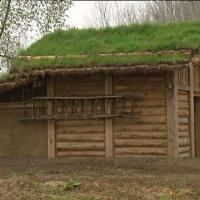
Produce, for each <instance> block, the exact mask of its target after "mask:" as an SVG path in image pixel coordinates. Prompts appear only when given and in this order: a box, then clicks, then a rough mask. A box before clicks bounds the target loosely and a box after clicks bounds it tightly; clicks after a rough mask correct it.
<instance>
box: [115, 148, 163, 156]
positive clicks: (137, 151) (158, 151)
mask: <svg viewBox="0 0 200 200" xmlns="http://www.w3.org/2000/svg"><path fill="white" fill-rule="evenodd" d="M115 153H116V155H126V154H134V155H166V154H167V149H166V148H165V147H154V148H153V147H126V148H125V147H118V148H115Z"/></svg>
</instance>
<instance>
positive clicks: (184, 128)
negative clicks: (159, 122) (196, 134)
mask: <svg viewBox="0 0 200 200" xmlns="http://www.w3.org/2000/svg"><path fill="white" fill-rule="evenodd" d="M178 130H179V131H184V132H185V131H189V126H188V125H179V127H178Z"/></svg>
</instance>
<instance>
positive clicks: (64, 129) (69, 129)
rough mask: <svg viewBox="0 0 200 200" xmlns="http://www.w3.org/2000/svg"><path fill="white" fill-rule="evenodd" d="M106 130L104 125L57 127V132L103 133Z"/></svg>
mask: <svg viewBox="0 0 200 200" xmlns="http://www.w3.org/2000/svg"><path fill="white" fill-rule="evenodd" d="M104 132H105V129H104V127H90V126H88V127H65V126H63V127H56V133H57V134H78V133H80V134H81V133H83V134H85V133H88V134H101V133H102V134H103V133H104Z"/></svg>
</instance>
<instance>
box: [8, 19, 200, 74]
mask: <svg viewBox="0 0 200 200" xmlns="http://www.w3.org/2000/svg"><path fill="white" fill-rule="evenodd" d="M199 46H200V22H197V21H194V22H181V23H173V24H165V25H161V24H140V25H139V24H134V25H129V26H118V27H108V28H101V29H92V28H90V29H69V30H66V31H64V30H57V31H55V32H53V33H49V34H46V35H45V36H44V37H43V38H42V39H40V40H38V41H37V42H35V43H33V44H32V45H31V46H30V47H28V48H27V49H24V50H21V52H20V54H19V55H20V56H52V55H55V56H69V55H82V54H84V55H85V54H86V55H87V56H86V57H80V58H77V57H62V58H60V59H58V58H57V59H54V60H48V59H40V60H32V61H31V60H29V61H24V60H21V59H20V60H18V59H15V60H14V61H13V62H12V67H11V71H28V70H31V69H35V68H48V67H51V68H52V67H53V68H56V67H69V66H70V67H72V66H74V67H77V66H83V65H84V64H86V65H90V64H92V65H93V66H94V65H95V64H98V65H99V64H100V65H104V64H131V63H138V62H142V63H147V64H148V63H149V64H152V63H153V64H155V63H157V62H162V61H173V62H174V61H187V60H189V58H188V57H187V56H185V55H181V54H175V55H173V56H171V55H145V56H144V55H140V56H139V55H132V56H131V55H123V56H121V57H120V56H115V55H110V56H106V57H105V56H99V55H98V54H100V53H103V54H115V53H129V52H135V51H147V50H153V51H161V50H179V49H194V48H195V49H196V48H199Z"/></svg>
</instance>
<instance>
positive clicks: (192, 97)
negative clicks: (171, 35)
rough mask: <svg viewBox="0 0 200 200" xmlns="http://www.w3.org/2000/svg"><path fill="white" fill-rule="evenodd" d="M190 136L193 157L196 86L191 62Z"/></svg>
mask: <svg viewBox="0 0 200 200" xmlns="http://www.w3.org/2000/svg"><path fill="white" fill-rule="evenodd" d="M189 67H190V93H189V99H190V105H189V106H190V119H189V120H190V136H191V157H192V158H194V157H195V139H194V87H193V82H194V81H193V65H192V63H190V66H189Z"/></svg>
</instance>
